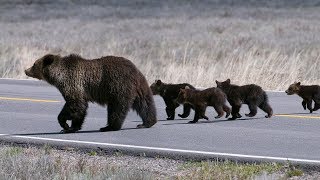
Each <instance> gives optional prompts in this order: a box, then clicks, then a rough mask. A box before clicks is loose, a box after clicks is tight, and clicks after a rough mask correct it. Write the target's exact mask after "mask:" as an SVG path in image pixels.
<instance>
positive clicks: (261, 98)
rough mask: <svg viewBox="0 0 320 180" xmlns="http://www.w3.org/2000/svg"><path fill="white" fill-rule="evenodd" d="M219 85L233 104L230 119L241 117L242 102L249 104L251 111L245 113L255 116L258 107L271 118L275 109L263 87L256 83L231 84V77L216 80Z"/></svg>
mask: <svg viewBox="0 0 320 180" xmlns="http://www.w3.org/2000/svg"><path fill="white" fill-rule="evenodd" d="M216 83H217V87H218V88H220V89H221V90H222V91H223V92H225V93H226V95H227V99H228V101H229V103H230V105H231V106H232V110H231V114H232V117H231V118H229V119H230V120H235V119H237V118H241V117H242V116H241V115H240V114H239V111H240V108H241V105H242V104H247V105H248V106H249V110H250V113H249V114H245V115H246V116H248V117H253V116H255V115H256V114H257V107H259V108H260V109H261V110H263V111H264V112H266V113H267V115H266V116H265V117H266V118H270V117H271V116H272V114H273V110H272V108H271V106H270V104H269V102H268V96H267V93H266V92H265V91H264V90H262V88H261V87H260V86H258V85H255V84H249V85H244V86H238V85H234V84H231V82H230V79H227V80H226V81H223V82H219V81H217V80H216Z"/></svg>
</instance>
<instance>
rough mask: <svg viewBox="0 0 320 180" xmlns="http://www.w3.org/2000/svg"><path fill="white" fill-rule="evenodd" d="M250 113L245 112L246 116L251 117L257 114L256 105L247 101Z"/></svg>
mask: <svg viewBox="0 0 320 180" xmlns="http://www.w3.org/2000/svg"><path fill="white" fill-rule="evenodd" d="M248 107H249V110H250V113H249V114H245V115H246V116H248V117H253V116H255V115H256V114H257V105H256V104H255V103H249V104H248Z"/></svg>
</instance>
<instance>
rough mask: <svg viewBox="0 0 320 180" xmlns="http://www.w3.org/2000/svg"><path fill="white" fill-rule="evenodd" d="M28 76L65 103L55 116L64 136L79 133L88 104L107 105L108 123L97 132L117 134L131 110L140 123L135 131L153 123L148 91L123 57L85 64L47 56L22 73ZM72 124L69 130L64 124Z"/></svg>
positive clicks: (71, 57) (76, 58) (79, 59)
mask: <svg viewBox="0 0 320 180" xmlns="http://www.w3.org/2000/svg"><path fill="white" fill-rule="evenodd" d="M25 73H26V75H27V76H30V77H33V78H37V79H39V80H44V81H46V82H48V83H49V84H51V85H53V86H55V87H56V88H57V89H58V90H59V91H60V92H61V94H62V96H63V98H64V99H65V101H66V102H65V105H64V107H63V108H62V110H61V112H60V114H59V115H58V121H59V124H60V126H61V127H62V128H63V130H62V132H63V133H73V132H76V131H78V130H80V129H81V127H82V124H83V122H84V119H85V116H86V114H87V108H88V102H95V103H98V104H100V105H102V106H105V105H107V111H108V123H107V126H105V127H103V128H101V129H100V131H102V132H103V131H117V130H119V129H121V127H122V124H123V122H124V120H125V118H126V116H127V113H128V111H129V109H130V108H132V109H134V110H135V111H136V112H137V114H138V115H139V116H140V117H141V119H142V122H143V123H142V124H140V125H138V126H137V127H138V128H143V127H146V128H148V127H151V126H153V125H154V124H155V123H156V122H157V119H156V108H155V105H154V100H153V96H152V92H151V89H150V88H149V85H148V82H147V80H146V79H145V77H144V76H143V74H142V73H141V72H140V71H139V70H138V69H137V68H136V66H135V65H134V64H133V63H132V62H131V61H129V60H128V59H125V58H123V57H116V56H106V57H101V58H98V59H91V60H87V59H84V58H82V57H81V56H79V55H74V54H71V55H68V56H64V57H62V56H60V55H52V54H47V55H45V56H43V57H42V58H40V59H38V60H36V61H35V63H34V64H33V66H32V67H30V68H29V69H27V70H25ZM67 120H71V127H69V125H68V124H67V123H66V122H67Z"/></svg>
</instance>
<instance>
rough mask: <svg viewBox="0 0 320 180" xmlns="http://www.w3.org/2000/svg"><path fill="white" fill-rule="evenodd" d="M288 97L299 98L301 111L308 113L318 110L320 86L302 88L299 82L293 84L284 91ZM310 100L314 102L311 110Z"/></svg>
mask: <svg viewBox="0 0 320 180" xmlns="http://www.w3.org/2000/svg"><path fill="white" fill-rule="evenodd" d="M286 93H287V94H288V95H293V94H297V95H298V96H300V97H301V98H302V99H303V101H302V107H303V109H305V110H306V109H307V108H308V109H309V111H310V113H312V112H313V111H317V110H318V109H320V86H318V85H310V86H303V85H301V83H300V82H295V83H293V84H291V85H290V86H289V88H288V89H287V90H286ZM312 100H313V101H314V108H313V109H312Z"/></svg>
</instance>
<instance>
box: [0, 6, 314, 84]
mask: <svg viewBox="0 0 320 180" xmlns="http://www.w3.org/2000/svg"><path fill="white" fill-rule="evenodd" d="M22 2H24V3H22ZM50 2H51V3H50ZM86 2H89V3H86ZM218 2H219V1H218V0H211V1H210V0H207V1H201V2H198V1H190V0H177V1H170V0H167V1H156V0H150V1H148V0H132V1H125V0H119V1H113V0H110V1H107V2H104V3H101V2H99V1H93V0H91V1H71V0H69V1H67V0H59V1H45V0H42V1H37V0H34V1H33V0H29V1H19V0H14V1H6V0H2V1H0V3H1V4H0V27H1V33H0V67H1V68H0V77H9V78H26V76H25V75H24V73H23V70H24V68H25V67H27V66H29V65H31V64H32V63H33V61H34V60H35V59H36V58H38V57H40V56H42V55H43V54H45V53H59V54H61V55H66V54H69V53H77V54H80V55H82V56H84V57H86V58H94V57H100V56H103V55H119V56H124V57H127V58H129V59H131V60H132V61H134V63H135V64H136V65H137V66H138V67H139V68H140V69H141V71H142V72H143V73H144V74H145V75H146V76H147V79H148V80H149V82H152V81H154V80H155V79H157V78H160V79H163V81H164V82H172V83H177V82H189V83H192V84H194V85H195V86H198V87H210V86H215V83H214V81H215V80H216V79H219V80H225V79H227V78H230V79H231V80H232V81H233V82H234V83H237V84H246V83H257V84H260V85H261V86H263V87H264V88H266V89H272V90H284V89H285V88H286V87H287V86H288V85H289V84H291V83H292V82H294V81H302V82H303V84H320V80H319V79H320V73H319V69H320V36H319V32H320V21H319V19H320V8H319V7H318V6H317V5H319V3H317V1H309V0H307V1H298V0H294V1H285V0H281V1H265V2H264V3H263V1H262V2H260V1H257V2H256V3H251V4H250V3H242V2H255V1H245V0H242V1H225V3H224V4H221V3H220V4H219V3H218ZM230 2H233V3H230ZM235 2H237V3H236V4H235ZM259 2H260V3H259ZM299 2H300V3H299ZM301 2H302V3H301ZM303 2H304V3H303ZM228 3H229V4H228ZM241 4H242V5H243V4H244V5H245V6H241ZM301 4H302V5H301Z"/></svg>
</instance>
